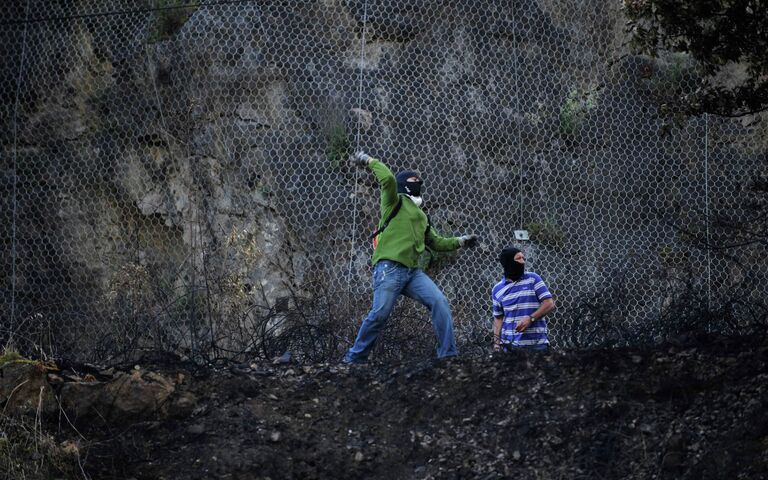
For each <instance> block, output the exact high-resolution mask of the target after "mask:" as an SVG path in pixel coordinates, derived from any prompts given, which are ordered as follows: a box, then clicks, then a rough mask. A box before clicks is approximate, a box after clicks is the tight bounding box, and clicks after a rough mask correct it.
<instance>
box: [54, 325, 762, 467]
mask: <svg viewBox="0 0 768 480" xmlns="http://www.w3.org/2000/svg"><path fill="white" fill-rule="evenodd" d="M767 366H768V347H767V346H765V345H759V346H755V345H745V344H744V343H739V342H734V341H726V340H722V341H720V340H718V341H716V342H713V343H712V344H710V345H698V346H687V347H681V346H669V345H667V346H664V347H659V348H657V349H655V350H651V351H639V350H607V351H585V352H568V353H546V354H536V353H510V354H500V355H495V356H493V357H460V358H456V359H451V360H448V361H437V360H430V361H421V362H419V361H413V362H410V363H403V364H396V365H395V364H387V365H371V366H364V367H346V366H340V365H311V366H302V365H295V364H286V365H279V366H273V365H268V364H251V365H241V366H234V367H231V368H226V369H220V370H216V369H210V370H206V371H204V372H199V371H198V372H189V371H187V372H186V373H187V375H188V376H189V378H188V380H187V381H185V382H184V383H183V384H182V385H180V387H179V388H180V389H184V390H186V392H187V393H188V394H192V395H193V396H194V397H196V398H197V403H196V407H195V408H194V409H192V410H191V413H190V411H187V412H186V413H183V414H179V413H178V412H177V413H176V414H174V413H173V412H171V413H170V415H171V416H170V417H164V418H161V417H160V416H155V417H154V418H145V419H139V420H138V421H137V422H133V421H132V422H126V423H123V424H120V422H115V421H113V422H109V423H107V424H104V423H103V422H99V421H98V420H95V419H91V420H90V421H89V422H87V425H80V426H79V428H80V431H81V433H82V434H83V436H84V437H85V438H87V440H88V445H87V449H84V451H86V452H87V453H86V454H84V455H83V462H84V470H85V471H86V472H88V473H89V475H90V476H91V478H93V479H109V478H115V479H118V478H119V479H130V478H134V479H203V478H206V479H207V478H222V479H266V478H271V479H273V480H277V479H283V478H301V479H304V478H338V479H346V478H349V479H358V478H366V479H387V480H393V479H410V478H413V479H423V478H440V479H454V478H455V479H467V478H472V479H474V478H481V479H494V478H515V479H527V478H530V479H549V478H553V479H560V478H563V479H578V478H584V479H587V478H589V479H594V478H609V479H615V478H622V479H623V478H643V479H645V478H659V479H664V478H670V479H671V478H675V479H677V478H682V479H697V480H699V479H723V478H729V479H736V478H744V479H760V478H768V368H767ZM175 368H176V367H169V366H166V367H163V368H160V367H158V370H161V371H165V373H171V372H172V371H174V369H175ZM192 373H194V375H193V374H192ZM174 415H175V416H174ZM65 434H66V430H64V431H61V433H60V435H65Z"/></svg>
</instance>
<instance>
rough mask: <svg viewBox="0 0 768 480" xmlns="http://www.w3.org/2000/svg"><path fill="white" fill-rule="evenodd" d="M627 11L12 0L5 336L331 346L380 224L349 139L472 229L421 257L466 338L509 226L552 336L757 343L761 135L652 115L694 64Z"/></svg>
mask: <svg viewBox="0 0 768 480" xmlns="http://www.w3.org/2000/svg"><path fill="white" fill-rule="evenodd" d="M620 7H621V4H620V3H617V2H602V1H573V0H569V1H566V0H538V1H536V0H520V1H504V0H482V1H459V2H441V1H429V0H426V1H399V0H367V1H366V0H361V1H352V0H314V1H309V0H306V1H304V0H295V1H275V2H264V1H256V0H242V1H219V2H215V1H211V2H202V3H192V2H185V1H183V0H145V1H129V2H126V1H119V2H118V1H116V0H110V1H98V2H97V1H90V0H79V1H78V0H67V1H60V2H44V1H40V0H22V1H20V2H5V3H4V4H3V6H2V7H0V10H1V11H2V13H3V15H2V18H3V31H2V33H0V35H2V37H3V42H1V43H0V45H1V46H0V48H2V58H3V67H2V72H1V73H0V75H2V76H1V77H0V81H1V82H2V84H1V85H2V88H0V90H1V91H2V95H3V102H2V106H0V108H2V122H3V124H2V145H3V150H2V174H3V183H2V188H3V196H2V214H1V215H2V222H1V223H0V236H1V237H2V249H3V252H2V258H3V277H2V285H0V287H1V288H2V300H0V301H2V310H1V311H0V315H1V316H2V331H0V337H2V340H3V341H8V340H9V338H10V337H13V341H14V343H15V344H17V345H21V346H22V348H26V349H33V348H36V349H40V350H42V351H43V352H45V353H47V354H54V355H65V356H71V357H75V358H78V359H87V360H99V361H109V360H114V359H117V358H123V357H125V356H129V355H131V354H133V353H134V352H135V351H137V350H140V349H145V348H154V349H161V350H167V351H173V352H176V353H180V354H184V355H188V356H190V357H195V358H202V359H206V358H207V359H210V358H212V357H217V356H218V357H230V358H233V357H237V356H238V355H239V354H241V353H243V352H246V353H245V355H265V356H266V355H271V354H274V353H279V352H281V351H283V350H285V349H290V348H293V349H295V350H297V351H301V352H304V353H305V355H307V356H308V358H313V359H319V358H322V357H323V356H326V357H327V356H329V355H331V354H333V355H336V354H340V352H341V351H342V350H343V348H344V346H345V344H346V343H345V342H349V341H351V340H352V339H353V335H354V332H355V329H356V327H357V325H358V324H359V321H360V319H361V318H362V316H363V315H364V313H365V311H366V310H367V308H368V307H369V306H370V301H371V297H370V296H371V291H370V286H369V284H370V266H369V264H368V261H369V256H370V253H371V245H370V243H369V239H368V236H369V234H370V233H371V232H372V231H373V230H374V228H375V224H376V223H377V221H378V218H377V215H378V190H377V187H376V184H375V182H374V179H373V176H372V174H370V173H369V172H366V171H361V170H355V169H354V168H352V167H351V166H350V165H349V164H348V162H347V157H348V155H349V153H351V152H352V151H353V150H354V149H356V148H361V149H364V150H365V151H367V152H369V153H370V154H371V155H373V156H375V157H378V158H381V159H382V160H383V161H384V162H385V163H387V164H388V165H389V166H390V167H391V168H392V169H393V170H395V171H397V170H399V169H406V168H408V169H414V170H418V171H419V172H420V173H421V175H422V177H423V178H424V180H425V209H426V210H428V212H429V214H430V216H431V219H432V222H433V224H434V225H435V226H436V227H437V228H438V230H440V231H441V233H442V234H443V235H445V236H452V235H459V234H464V233H476V234H478V235H480V237H481V238H482V245H481V247H480V248H478V249H475V250H461V251H459V252H457V253H455V254H449V255H440V256H438V257H437V258H435V259H433V261H432V265H431V267H430V272H431V274H432V275H433V278H434V279H435V280H436V282H437V283H438V284H439V285H440V286H441V287H442V288H443V289H444V291H445V293H446V295H447V297H448V298H449V300H450V302H451V305H452V309H453V312H454V317H455V322H456V330H457V335H458V337H459V346H460V348H463V349H464V350H465V351H467V350H470V351H471V350H472V349H473V348H474V347H475V346H478V348H485V347H486V346H487V344H488V339H489V331H490V323H491V314H490V289H491V287H492V285H493V284H494V283H495V282H497V281H498V279H499V278H500V276H501V269H500V266H499V265H498V262H497V261H496V257H497V255H498V252H499V251H500V249H501V248H502V247H503V246H505V245H508V244H511V243H514V241H515V240H514V237H513V231H514V230H527V231H528V233H529V235H530V240H529V241H526V242H522V245H523V247H524V249H525V250H526V253H527V258H528V260H529V265H530V267H531V268H532V269H533V270H535V271H537V272H538V273H539V274H541V275H542V277H543V278H544V279H545V281H547V282H548V283H549V286H550V289H551V290H552V291H553V292H554V293H555V294H556V298H557V304H558V310H557V312H556V313H555V314H553V315H550V318H549V325H550V329H551V337H552V338H551V339H552V341H553V343H554V344H555V345H556V346H558V347H570V348H573V347H584V346H590V345H598V344H613V345H618V344H627V343H637V342H645V341H653V340H654V339H656V340H657V339H659V338H661V337H662V336H663V335H665V334H666V333H669V332H674V331H676V329H683V330H684V329H687V328H691V329H693V328H697V329H700V330H703V331H728V332H737V333H749V332H751V331H752V330H751V329H752V327H754V325H753V323H754V322H753V321H752V319H754V318H762V319H764V318H765V315H764V313H760V312H758V313H755V312H756V310H755V308H757V307H756V306H755V305H756V303H755V302H757V301H759V300H761V299H762V298H764V296H765V293H766V281H765V280H766V279H765V276H766V273H765V272H766V269H765V252H764V246H765V244H764V242H763V243H760V242H757V243H749V244H748V245H746V246H743V247H739V248H728V249H720V248H719V247H723V246H726V245H730V244H731V242H730V241H731V240H733V235H734V233H733V222H736V223H738V220H739V219H740V218H741V219H750V218H753V217H750V216H749V215H750V211H747V210H745V205H746V204H747V203H748V202H746V200H745V199H747V198H748V197H749V196H750V195H751V193H750V187H749V186H750V180H751V179H752V178H753V177H754V176H755V175H756V174H759V173H760V171H761V169H762V170H764V169H765V164H764V158H765V154H766V126H765V123H760V122H759V121H758V120H759V117H750V118H749V119H745V118H739V119H723V118H715V117H712V116H709V117H707V116H704V117H700V118H693V119H687V120H678V121H677V123H670V121H669V120H667V119H666V118H665V117H664V116H663V115H661V116H660V115H659V111H660V109H659V107H660V105H663V104H664V103H665V98H668V97H669V96H671V95H679V94H681V93H684V92H685V91H686V90H690V89H695V88H696V86H697V84H698V82H699V81H700V78H699V74H698V73H697V69H696V66H695V65H693V64H692V63H691V61H690V60H689V59H687V58H686V57H684V56H679V55H669V56H667V57H665V58H663V59H648V58H642V57H637V56H633V55H631V54H629V53H628V52H627V49H626V46H625V40H626V38H625V37H626V35H625V33H624V32H623V29H622V26H623V24H624V20H623V17H622V12H621V9H620ZM750 122H752V123H750ZM716 219H723V221H722V222H717V221H715V220H716ZM757 221H760V220H757ZM728 222H731V223H728ZM713 248H714V249H713ZM683 306H685V307H695V308H694V309H693V310H690V308H688V310H685V309H684V308H683ZM681 308H683V309H682V310H681ZM683 311H686V312H690V311H693V312H695V313H694V314H691V315H689V314H685V315H688V316H685V315H683V314H681V313H680V312H683ZM761 315H762V316H761ZM684 316H685V318H686V319H687V320H686V322H683V323H684V324H683V323H681V322H680V321H679V319H680V318H683V317H684ZM726 320H727V321H726ZM427 322H428V315H427V314H426V313H425V312H424V311H423V310H422V309H419V308H414V306H413V305H412V304H411V303H410V302H409V301H404V302H402V303H401V307H400V309H399V310H398V314H397V315H396V316H395V317H394V318H393V320H392V326H391V328H390V332H395V333H389V332H388V333H387V335H385V339H384V342H383V343H382V344H383V345H384V346H383V347H382V348H383V349H384V352H389V353H390V354H392V355H398V354H400V353H401V351H403V350H405V351H411V352H412V351H413V350H414V348H416V349H418V348H422V346H423V350H424V354H425V355H429V354H430V353H429V350H430V349H431V340H432V337H431V328H430V326H429V325H428V323H427ZM289 325H290V326H291V327H290V328H288V327H287V326H289ZM287 331H290V332H293V334H292V335H286V332H287ZM397 332H400V333H402V334H403V335H405V336H404V337H402V336H400V337H398V335H399V333H397ZM403 332H405V333H403ZM409 332H410V333H409ZM406 333H407V335H406ZM418 339H422V340H421V341H420V340H418ZM424 339H425V340H424ZM395 340H397V341H395ZM410 342H414V343H410ZM387 348H389V349H390V350H387ZM307 352H310V353H311V352H314V354H310V353H307Z"/></svg>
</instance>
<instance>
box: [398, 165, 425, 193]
mask: <svg viewBox="0 0 768 480" xmlns="http://www.w3.org/2000/svg"><path fill="white" fill-rule="evenodd" d="M411 177H416V178H418V180H417V181H415V182H409V181H408V179H409V178H411ZM395 179H396V180H397V193H405V194H406V195H410V196H412V197H420V196H421V185H422V184H423V183H424V182H422V181H421V177H419V174H418V173H416V172H412V171H410V170H406V171H404V172H400V173H398V174H397V176H396V177H395Z"/></svg>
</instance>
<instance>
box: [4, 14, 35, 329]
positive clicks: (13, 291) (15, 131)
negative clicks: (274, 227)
mask: <svg viewBox="0 0 768 480" xmlns="http://www.w3.org/2000/svg"><path fill="white" fill-rule="evenodd" d="M29 4H30V0H27V6H26V7H25V9H24V33H23V34H22V37H21V38H22V40H21V42H22V46H21V63H20V64H19V75H18V78H17V79H16V101H15V102H14V105H13V180H12V183H13V187H12V188H13V193H12V195H13V196H12V202H13V213H12V214H11V321H10V325H9V328H8V331H9V341H10V340H12V339H13V333H14V331H13V329H14V326H15V323H16V256H17V252H16V217H17V215H18V187H17V183H18V182H17V175H16V172H17V171H18V155H17V152H16V149H17V145H18V117H19V103H20V101H21V80H22V77H23V76H24V65H25V64H26V59H27V25H28V23H27V20H28V19H29Z"/></svg>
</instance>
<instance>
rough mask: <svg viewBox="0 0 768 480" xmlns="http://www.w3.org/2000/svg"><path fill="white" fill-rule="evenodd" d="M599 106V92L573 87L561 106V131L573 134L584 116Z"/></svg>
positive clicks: (564, 133) (565, 133)
mask: <svg viewBox="0 0 768 480" xmlns="http://www.w3.org/2000/svg"><path fill="white" fill-rule="evenodd" d="M596 106H597V93H596V92H594V91H579V90H578V89H573V90H571V92H570V93H569V94H568V96H567V97H566V98H565V102H564V103H563V105H562V106H561V107H560V133H562V134H563V135H573V134H574V133H576V131H577V130H578V129H579V127H580V126H581V122H582V121H583V119H584V117H586V116H587V114H588V113H589V112H590V111H591V110H593V109H594V108H595V107H596Z"/></svg>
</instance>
